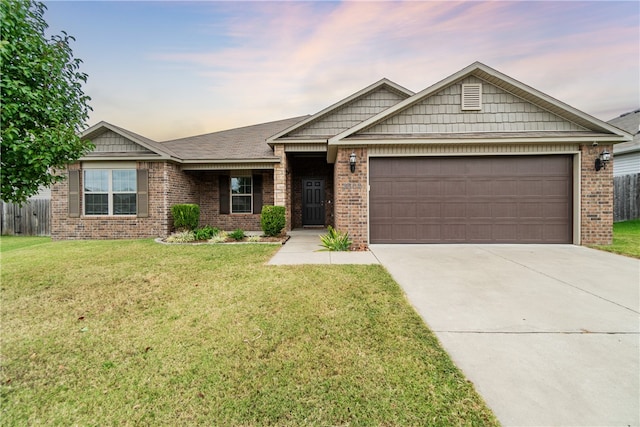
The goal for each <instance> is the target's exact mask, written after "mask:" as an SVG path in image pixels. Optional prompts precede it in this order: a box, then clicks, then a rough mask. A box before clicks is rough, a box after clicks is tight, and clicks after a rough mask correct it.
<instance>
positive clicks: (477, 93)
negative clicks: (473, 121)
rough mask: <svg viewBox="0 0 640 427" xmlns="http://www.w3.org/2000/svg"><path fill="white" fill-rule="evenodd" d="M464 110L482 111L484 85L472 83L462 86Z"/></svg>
mask: <svg viewBox="0 0 640 427" xmlns="http://www.w3.org/2000/svg"><path fill="white" fill-rule="evenodd" d="M462 109H463V110H482V84H480V83H470V84H463V85H462Z"/></svg>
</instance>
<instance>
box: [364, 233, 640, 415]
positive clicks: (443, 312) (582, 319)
mask: <svg viewBox="0 0 640 427" xmlns="http://www.w3.org/2000/svg"><path fill="white" fill-rule="evenodd" d="M371 251H372V252H373V253H374V254H375V255H376V257H377V258H378V259H379V260H380V262H381V263H382V264H383V265H384V266H385V267H386V268H387V270H388V271H389V272H390V273H391V275H392V276H393V277H394V279H395V280H396V281H397V282H398V283H399V284H400V286H401V287H402V288H403V289H404V291H405V293H406V295H407V297H408V299H409V301H410V302H411V303H412V304H413V305H414V307H415V308H416V310H417V311H418V313H419V314H420V315H421V316H422V317H423V319H424V320H425V321H426V323H427V324H428V325H429V327H430V328H431V330H432V331H434V333H435V334H436V335H437V337H438V339H439V340H440V342H441V343H442V345H443V347H444V348H445V350H446V351H447V352H448V353H449V355H451V357H452V359H453V361H454V362H455V363H456V365H457V366H458V367H460V369H461V370H462V371H463V372H464V374H465V375H466V377H467V378H469V379H470V380H471V381H472V382H473V383H474V385H475V387H476V390H478V392H479V393H480V394H481V395H482V397H483V398H484V399H485V401H486V402H487V404H488V405H489V407H491V408H492V409H493V411H494V413H495V414H496V416H497V417H498V419H499V420H500V422H501V423H502V424H503V425H505V426H616V425H618V426H638V425H639V424H640V335H639V328H640V296H639V293H640V261H638V260H637V259H633V258H627V257H623V256H619V255H614V254H610V253H607V252H601V251H597V250H594V249H589V248H585V247H581V246H572V245H371Z"/></svg>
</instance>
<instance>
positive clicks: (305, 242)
mask: <svg viewBox="0 0 640 427" xmlns="http://www.w3.org/2000/svg"><path fill="white" fill-rule="evenodd" d="M326 232H327V230H324V229H299V230H293V231H290V232H289V233H288V234H289V236H290V238H289V240H287V242H286V243H285V244H284V245H282V248H281V249H280V250H279V251H278V252H277V253H276V254H275V255H274V256H273V258H271V260H269V262H268V263H267V264H268V265H296V264H297V265H299V264H379V261H378V259H377V258H376V257H375V256H374V255H373V253H372V252H369V251H367V252H330V251H322V249H323V247H322V246H321V245H320V236H321V235H323V234H326Z"/></svg>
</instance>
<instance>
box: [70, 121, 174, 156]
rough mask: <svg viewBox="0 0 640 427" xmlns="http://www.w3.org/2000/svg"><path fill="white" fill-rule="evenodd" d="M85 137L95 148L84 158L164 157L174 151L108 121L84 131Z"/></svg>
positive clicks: (172, 154)
mask: <svg viewBox="0 0 640 427" xmlns="http://www.w3.org/2000/svg"><path fill="white" fill-rule="evenodd" d="M80 137H81V138H83V139H88V140H90V141H91V142H92V143H93V144H94V145H95V148H94V149H93V151H91V152H90V153H88V154H87V155H86V156H84V157H83V159H85V160H87V159H92V158H100V159H104V158H105V157H114V158H138V157H140V158H162V159H169V158H172V157H175V156H174V153H172V152H170V151H168V150H164V149H163V148H162V147H161V146H160V145H159V144H158V143H157V142H155V141H153V140H151V139H149V138H146V137H144V136H141V135H138V134H136V133H134V132H131V131H128V130H126V129H123V128H120V127H118V126H115V125H112V124H110V123H107V122H100V123H97V124H96V125H94V126H92V127H90V128H89V129H87V130H85V131H84V132H82V134H81V135H80Z"/></svg>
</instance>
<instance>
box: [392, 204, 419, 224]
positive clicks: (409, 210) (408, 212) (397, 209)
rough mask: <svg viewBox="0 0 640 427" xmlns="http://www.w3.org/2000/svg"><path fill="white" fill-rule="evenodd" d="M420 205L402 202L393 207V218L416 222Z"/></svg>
mask: <svg viewBox="0 0 640 427" xmlns="http://www.w3.org/2000/svg"><path fill="white" fill-rule="evenodd" d="M417 210H418V205H417V204H416V203H408V202H404V203H403V202H400V203H394V204H392V205H391V216H392V217H393V218H395V219H398V220H401V219H402V218H407V217H408V218H411V219H412V220H414V221H415V219H416V218H417V216H416V212H417Z"/></svg>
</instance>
